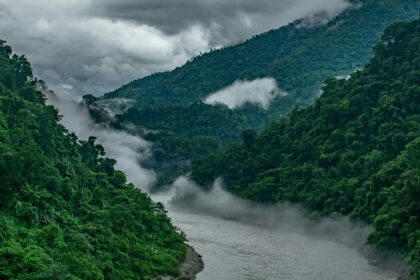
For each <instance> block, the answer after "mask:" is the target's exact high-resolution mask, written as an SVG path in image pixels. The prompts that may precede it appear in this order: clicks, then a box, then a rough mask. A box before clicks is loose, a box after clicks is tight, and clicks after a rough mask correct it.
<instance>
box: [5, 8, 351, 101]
mask: <svg viewBox="0 0 420 280" xmlns="http://www.w3.org/2000/svg"><path fill="white" fill-rule="evenodd" d="M348 5H349V4H348V2H347V0H261V1H254V0H125V1H118V0H72V1H67V0H55V1H49V0H38V1H32V0H17V1H9V0H0V38H3V39H5V40H7V41H8V42H9V44H11V45H12V46H13V48H14V50H15V51H17V52H19V53H25V54H27V56H28V57H29V59H30V61H31V62H32V64H33V65H34V68H35V73H36V75H37V76H38V77H39V78H41V79H44V80H46V81H47V83H48V84H49V86H50V87H51V88H52V89H54V90H55V91H57V92H67V93H68V94H71V95H78V96H81V95H83V94H87V93H90V94H95V95H98V94H102V93H104V92H106V91H109V90H112V89H114V88H116V87H118V86H121V85H122V84H123V83H126V82H128V81H131V80H133V79H135V78H139V77H142V76H146V75H148V74H150V73H152V72H157V71H163V70H169V69H172V68H174V67H176V66H179V65H181V64H183V63H184V62H185V61H187V60H188V59H189V58H191V57H192V56H194V55H196V54H198V53H200V52H203V51H206V50H209V49H210V48H215V47H219V46H222V45H226V44H230V43H234V42H237V41H239V40H242V39H245V38H247V37H249V36H251V35H254V34H257V33H260V32H262V31H265V30H269V29H272V28H276V27H279V26H281V25H284V24H287V23H289V22H291V21H293V20H295V19H297V18H301V17H305V16H311V15H314V14H316V13H320V12H326V13H327V14H328V15H330V16H334V15H336V14H338V13H339V12H340V11H342V10H343V9H345V8H346V7H348Z"/></svg>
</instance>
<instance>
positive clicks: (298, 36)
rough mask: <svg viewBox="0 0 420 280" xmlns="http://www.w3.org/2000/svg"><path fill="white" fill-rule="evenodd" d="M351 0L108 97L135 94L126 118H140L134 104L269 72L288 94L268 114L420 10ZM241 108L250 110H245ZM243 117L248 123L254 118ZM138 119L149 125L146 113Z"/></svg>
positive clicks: (350, 64)
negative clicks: (326, 15) (337, 10)
mask: <svg viewBox="0 0 420 280" xmlns="http://www.w3.org/2000/svg"><path fill="white" fill-rule="evenodd" d="M352 2H353V6H352V7H351V8H350V9H348V10H347V11H345V12H344V13H342V14H341V15H339V16H338V17H337V18H335V19H334V20H332V21H330V22H328V23H327V24H319V25H316V26H313V25H311V24H309V25H308V24H305V20H298V21H296V22H293V23H291V24H289V25H287V26H284V27H282V28H279V29H276V30H272V31H269V32H266V33H264V34H261V35H258V36H255V37H253V38H251V39H249V40H247V41H245V42H243V43H241V44H238V45H235V46H231V47H226V48H223V49H220V50H216V51H211V52H209V53H206V54H203V55H201V56H198V57H195V58H193V59H191V60H190V61H189V62H188V63H186V64H185V65H184V66H182V67H178V68H176V69H175V70H173V71H170V72H165V73H157V74H154V75H151V76H149V77H146V78H143V79H139V80H136V81H133V82H131V83H129V84H127V85H125V86H123V87H121V88H120V89H118V90H116V91H114V92H111V93H108V94H106V95H105V98H116V97H117V98H121V97H124V98H130V99H135V100H136V105H135V109H132V110H130V111H129V112H127V113H126V114H125V116H124V118H125V119H127V120H130V121H139V120H137V119H136V118H135V117H133V115H136V114H137V111H141V110H149V112H148V113H149V114H152V112H150V109H151V108H161V107H176V108H180V107H183V106H189V105H191V104H194V103H196V102H199V101H201V100H203V99H204V98H205V97H206V96H208V95H210V94H211V93H213V92H215V91H218V90H220V89H222V88H225V87H227V86H229V85H231V84H232V83H234V82H235V81H237V80H254V79H258V78H264V77H272V78H274V79H275V80H276V81H277V83H278V86H279V87H280V89H282V90H283V91H286V92H287V93H288V95H287V96H286V97H278V98H277V99H276V100H275V101H274V102H273V104H272V105H271V106H270V108H269V110H268V112H267V117H268V119H273V118H275V117H278V116H279V115H283V114H285V113H287V112H288V111H290V110H291V109H293V108H294V107H295V106H297V105H304V104H309V103H310V102H312V100H313V99H314V98H315V97H316V96H318V94H319V90H320V88H321V86H322V84H323V83H324V80H325V79H327V78H328V77H331V76H338V75H348V74H349V73H351V72H353V71H355V70H356V69H359V68H361V67H363V65H364V64H365V63H366V62H367V61H368V60H369V58H370V57H371V54H372V52H371V49H372V47H373V46H374V44H375V43H376V42H377V41H378V40H379V38H380V35H381V34H382V33H383V31H384V30H385V28H386V27H387V26H388V25H390V24H391V23H393V22H396V21H404V20H409V19H414V18H415V17H416V16H417V15H418V12H419V10H420V2H419V1H418V0H404V1H401V0H380V1H378V0H364V1H352ZM320 21H321V22H322V20H320ZM254 109H255V111H261V110H259V109H258V108H254ZM237 111H238V113H241V111H240V110H237ZM242 113H244V114H245V115H249V114H251V112H249V110H247V111H245V112H242ZM140 114H141V113H140ZM154 114H156V115H160V112H159V111H157V112H154ZM260 114H264V113H263V112H260ZM251 115H252V114H251ZM247 121H249V122H250V123H249V125H251V126H254V127H255V126H258V125H259V122H252V120H247ZM142 125H145V126H148V125H150V126H151V127H154V124H153V123H151V124H149V123H148V122H147V120H146V121H145V123H143V124H142ZM249 125H247V124H244V126H249Z"/></svg>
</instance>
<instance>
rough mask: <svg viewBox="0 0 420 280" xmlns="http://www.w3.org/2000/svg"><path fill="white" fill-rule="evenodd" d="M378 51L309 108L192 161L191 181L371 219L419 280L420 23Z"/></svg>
mask: <svg viewBox="0 0 420 280" xmlns="http://www.w3.org/2000/svg"><path fill="white" fill-rule="evenodd" d="M375 52H376V55H375V57H374V58H373V59H372V60H371V61H370V62H369V64H367V66H366V67H365V68H364V69H363V70H361V71H358V72H356V73H353V74H352V75H351V78H350V79H348V80H345V79H335V78H331V79H329V80H327V82H326V86H325V87H324V88H323V91H324V93H323V94H322V96H321V97H320V98H319V99H318V100H317V101H316V102H315V104H314V105H312V106H310V107H308V108H307V109H302V110H295V111H293V112H292V113H291V114H290V116H289V117H288V118H284V119H282V120H280V121H278V122H275V123H273V124H272V125H271V126H270V127H268V128H267V129H266V130H264V132H263V133H262V134H261V135H257V133H255V132H254V131H246V132H244V133H243V144H239V143H236V144H229V145H227V146H225V147H224V148H223V149H221V150H219V151H217V152H215V153H213V154H212V155H211V156H208V157H207V158H206V159H205V160H201V161H198V162H196V164H195V165H194V167H193V173H192V178H193V179H195V180H196V181H198V182H199V183H201V184H203V185H210V184H211V183H212V182H213V180H214V179H216V178H217V177H222V178H223V179H224V181H225V183H226V188H227V189H228V190H229V191H231V192H233V193H235V194H237V195H239V196H241V197H244V198H247V199H251V200H256V201H261V202H268V203H276V202H279V201H291V202H297V203H302V204H303V205H305V206H306V207H308V208H310V209H312V210H315V211H318V212H320V213H322V214H331V213H340V214H343V215H350V216H351V217H352V218H354V219H359V220H360V219H361V220H363V221H367V222H369V223H370V224H371V225H372V226H373V229H374V231H373V233H372V235H371V236H370V237H369V243H370V244H371V245H375V246H378V247H380V248H382V249H385V251H388V252H389V251H391V252H395V251H399V252H402V253H407V254H406V255H407V258H408V260H409V261H410V263H411V264H412V269H411V270H412V279H420V266H419V264H420V204H419V203H418V202H419V200H420V160H419V159H420V19H419V20H416V21H414V22H410V23H399V24H394V25H392V26H391V27H389V28H388V29H387V31H386V32H385V34H384V35H383V37H382V40H381V42H380V43H379V44H378V45H377V46H376V48H375ZM404 279H405V278H404Z"/></svg>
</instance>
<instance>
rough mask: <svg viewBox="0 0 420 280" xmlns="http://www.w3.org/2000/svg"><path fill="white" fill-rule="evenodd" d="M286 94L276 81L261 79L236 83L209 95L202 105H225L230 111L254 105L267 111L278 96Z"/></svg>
mask: <svg viewBox="0 0 420 280" xmlns="http://www.w3.org/2000/svg"><path fill="white" fill-rule="evenodd" d="M285 95H286V93H285V92H282V91H280V90H279V89H278V87H277V83H276V80H274V79H273V78H263V79H257V80H253V81H236V82H235V83H233V84H232V85H230V86H228V87H226V88H224V89H222V90H220V91H218V92H215V93H213V94H211V95H209V96H208V97H207V98H206V99H205V100H204V103H206V104H210V105H215V104H225V105H226V106H228V107H229V108H230V109H236V108H240V107H242V106H244V105H245V104H254V105H257V106H260V107H261V108H263V109H267V108H268V107H269V106H270V103H271V101H273V100H274V99H275V98H276V97H278V96H285Z"/></svg>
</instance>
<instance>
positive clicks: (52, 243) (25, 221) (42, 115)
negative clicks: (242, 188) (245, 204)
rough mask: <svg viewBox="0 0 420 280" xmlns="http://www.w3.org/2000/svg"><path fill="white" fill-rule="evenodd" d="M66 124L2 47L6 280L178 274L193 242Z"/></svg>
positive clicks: (0, 161)
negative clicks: (179, 231)
mask: <svg viewBox="0 0 420 280" xmlns="http://www.w3.org/2000/svg"><path fill="white" fill-rule="evenodd" d="M59 119H60V117H59V115H58V112H57V111H56V109H54V108H53V107H51V106H47V105H46V104H45V97H44V96H43V95H42V93H41V92H40V91H38V90H37V81H36V80H35V79H34V77H33V74H32V69H31V65H30V64H29V62H28V61H27V60H26V59H25V57H24V56H17V55H13V54H12V50H11V48H10V47H9V46H7V45H6V44H5V42H4V41H2V40H0V279H4V280H9V279H10V280H11V279H39V280H47V279H74V280H76V279H91V280H103V279H154V278H155V277H157V276H160V275H167V274H170V275H177V274H178V266H179V264H180V262H181V261H183V259H184V257H185V253H186V245H185V244H184V240H185V238H184V236H183V235H182V234H180V233H178V231H177V230H176V229H175V227H174V226H173V225H172V224H171V222H170V220H169V218H168V217H167V216H166V212H165V210H164V209H163V206H162V204H159V203H157V204H156V203H154V202H152V201H151V199H150V198H149V196H148V195H146V194H144V193H142V192H141V191H140V190H138V189H136V188H135V187H134V186H133V185H131V184H128V183H127V181H126V177H125V175H124V173H123V172H121V171H118V170H115V169H114V165H115V161H114V160H112V159H108V158H105V157H104V155H105V153H104V149H103V148H102V147H101V146H100V145H97V144H95V138H93V137H91V138H89V140H88V141H79V140H78V139H77V137H76V136H75V135H74V134H72V133H70V132H69V131H67V130H66V129H65V128H64V127H63V126H62V125H60V124H59Z"/></svg>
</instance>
